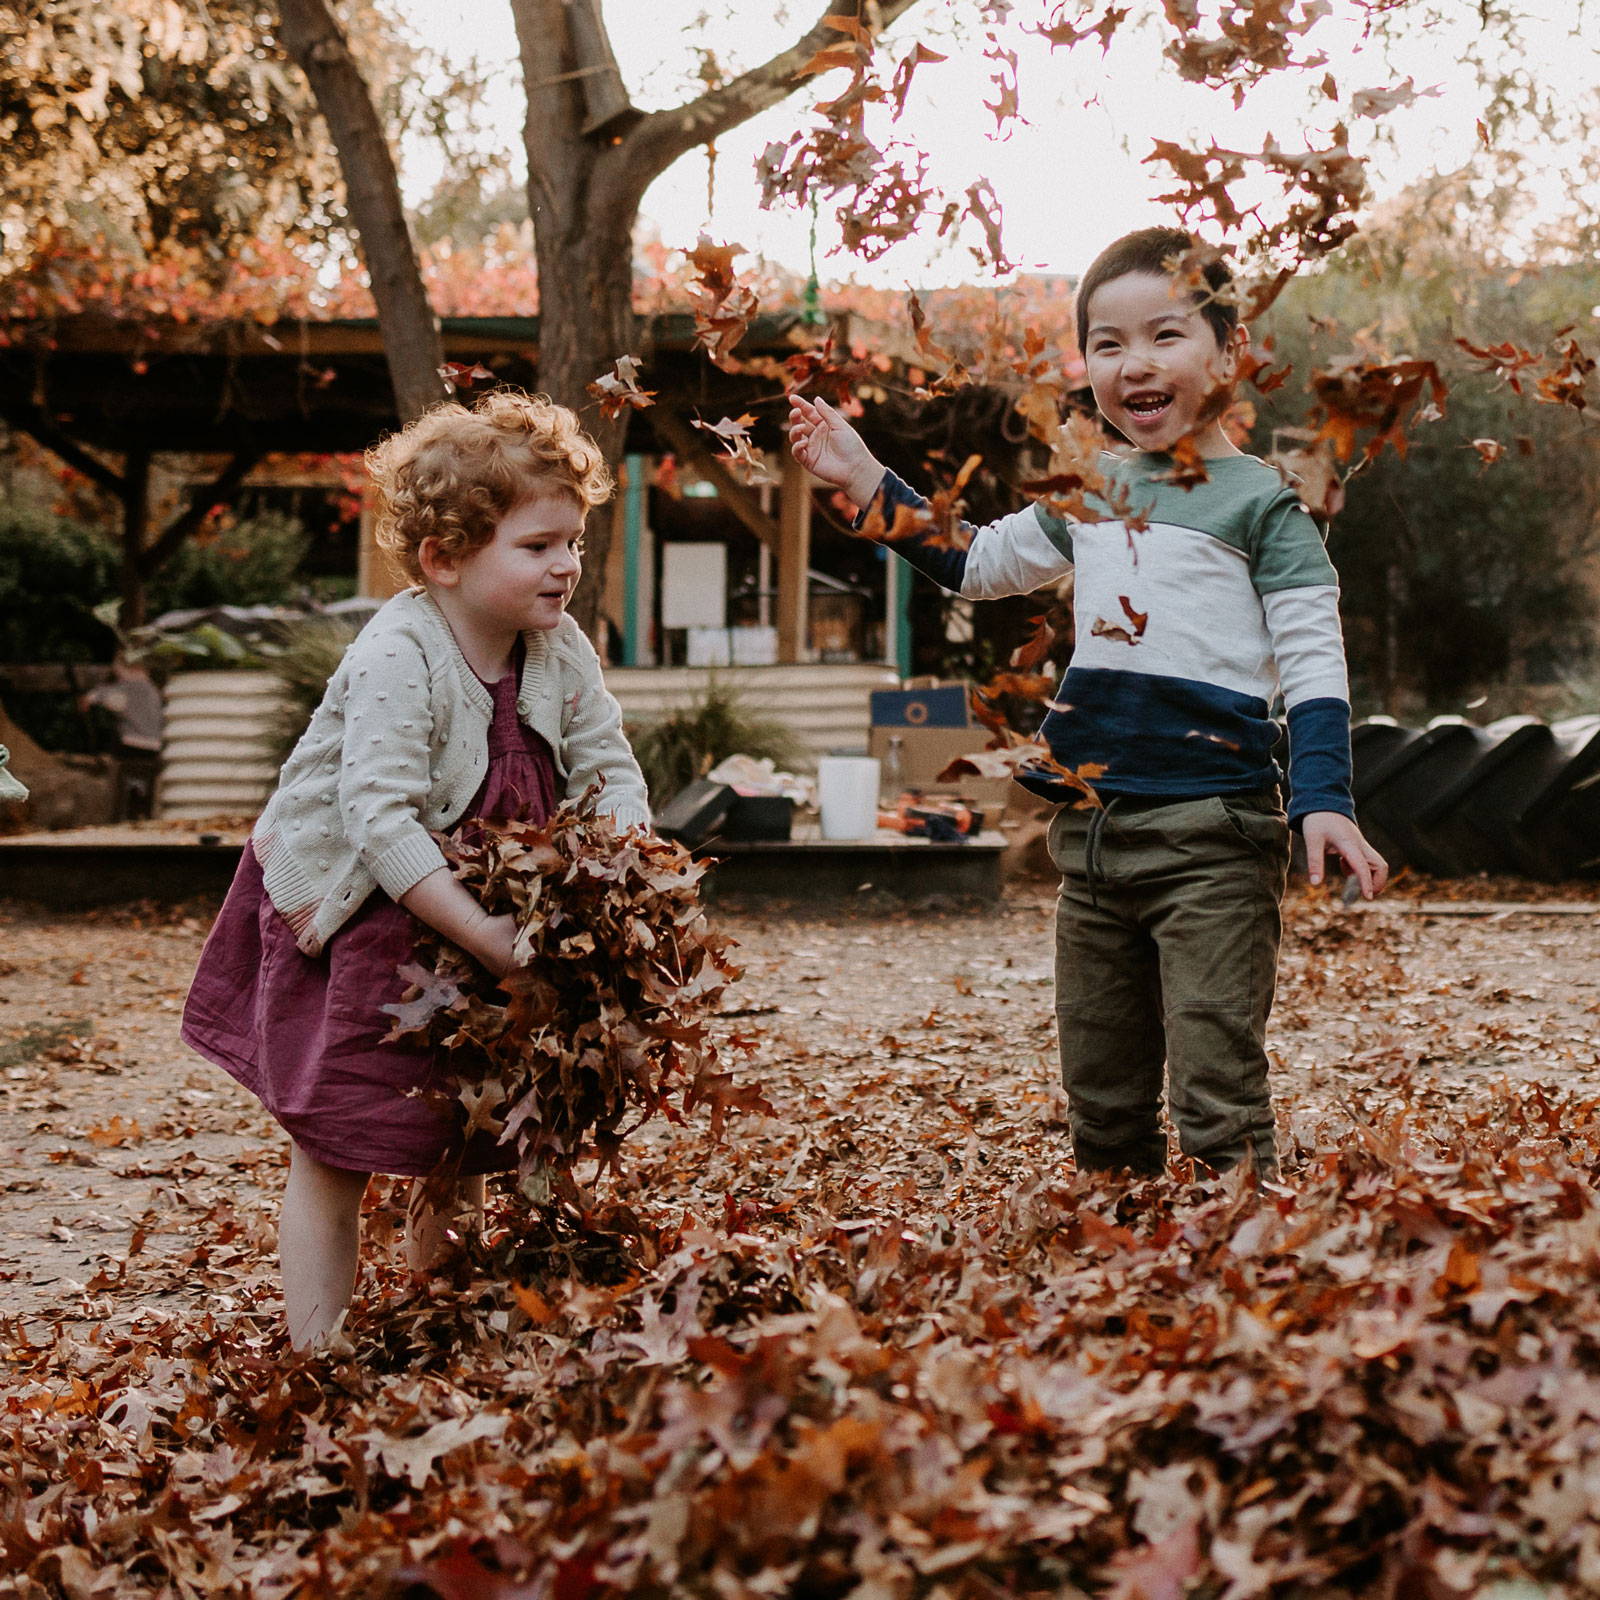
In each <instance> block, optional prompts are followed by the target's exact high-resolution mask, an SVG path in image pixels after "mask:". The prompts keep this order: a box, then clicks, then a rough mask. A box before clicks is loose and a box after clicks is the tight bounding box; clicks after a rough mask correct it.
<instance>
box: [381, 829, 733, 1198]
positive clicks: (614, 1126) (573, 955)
mask: <svg viewBox="0 0 1600 1600" xmlns="http://www.w3.org/2000/svg"><path fill="white" fill-rule="evenodd" d="M586 798H587V797H586ZM440 842H441V844H442V845H443V846H444V849H445V854H446V857H447V859H448V860H449V861H450V863H451V866H452V869H453V870H454V872H455V874H456V876H457V877H458V878H459V879H460V880H461V881H462V883H464V884H465V885H466V887H467V888H468V889H469V890H471V892H472V893H473V894H474V895H475V896H476V897H477V898H478V900H480V901H481V902H482V904H483V906H484V908H485V910H487V911H488V912H489V913H490V914H491V915H500V914H502V913H510V914H511V915H513V916H515V917H516V919H517V926H518V930H519V931H518V935H517V943H516V966H515V968H514V969H513V970H512V971H511V972H510V973H509V974H508V975H507V976H506V977H505V978H504V979H503V980H500V981H499V983H498V985H497V983H496V980H495V979H494V978H493V977H491V976H490V975H489V974H488V973H487V972H486V971H485V970H484V968H483V967H482V966H481V965H480V964H479V963H478V962H476V961H474V960H473V959H472V958H471V957H470V956H467V955H465V954H464V953H463V952H462V951H460V950H458V949H456V948H455V946H454V945H451V944H449V943H448V942H446V941H445V940H444V939H443V938H441V937H440V936H438V935H436V934H431V933H430V934H429V935H427V936H426V937H425V938H424V940H423V941H422V943H421V944H420V945H419V947H418V951H417V956H416V960H415V961H413V962H411V963H408V964H407V965H406V966H404V967H402V968H401V969H400V973H401V976H402V977H404V978H406V979H408V980H409V981H410V983H411V988H410V989H409V990H408V991H407V993H406V996H405V998H404V1000H403V1001H401V1002H400V1003H399V1004H396V1005H389V1006H385V1007H384V1010H385V1011H388V1012H390V1013H391V1014H392V1015H393V1016H394V1019H395V1021H394V1027H393V1028H392V1029H391V1030H390V1032H389V1035H388V1038H389V1039H390V1040H392V1041H404V1042H406V1043H410V1044H424V1045H432V1046H433V1047H434V1048H436V1049H437V1050H438V1051H439V1052H440V1055H441V1057H442V1060H443V1063H444V1066H445V1070H446V1072H447V1074H448V1076H449V1078H450V1080H451V1081H452V1083H453V1086H454V1089H455V1096H454V1098H455V1099H457V1100H458V1101H459V1103H460V1105H461V1106H462V1107H464V1108H465V1113H466V1115H465V1121H464V1130H465V1132H466V1133H467V1134H469V1135H470V1134H472V1133H474V1132H476V1131H477V1130H479V1129H487V1130H488V1131H489V1132H490V1133H492V1134H494V1135H495V1136H496V1137H497V1138H499V1139H500V1140H502V1141H506V1142H509V1141H515V1144H516V1148H517V1151H518V1155H519V1171H520V1175H521V1177H522V1179H523V1180H524V1182H525V1184H532V1185H534V1186H536V1188H537V1190H538V1191H539V1192H540V1193H543V1192H546V1191H547V1189H550V1188H553V1189H554V1191H555V1192H556V1193H558V1194H561V1193H564V1192H566V1191H567V1190H568V1189H570V1187H571V1183H572V1180H571V1176H570V1173H571V1168H572V1165H573V1163H574V1162H575V1161H576V1160H577V1159H578V1158H579V1157H580V1156H581V1155H584V1154H593V1155H595V1156H596V1157H598V1158H599V1159H600V1160H601V1161H602V1162H603V1163H606V1164H610V1165H615V1164H616V1162H617V1159H618V1153H619V1150H620V1147H621V1145H622V1141H623V1140H624V1139H625V1138H626V1137H627V1136H628V1134H629V1133H631V1132H632V1131H633V1130H634V1129H636V1128H637V1127H638V1126H639V1125H640V1123H642V1122H644V1121H645V1120H646V1119H647V1118H649V1117H651V1116H653V1115H655V1114H657V1113H660V1114H661V1115H662V1116H665V1117H667V1118H669V1119H671V1120H673V1121H680V1120H682V1117H683V1116H684V1114H686V1113H688V1112H691V1111H693V1110H695V1109H696V1108H697V1107H699V1106H701V1105H707V1106H709V1107H710V1111H711V1131H712V1135H713V1137H716V1136H718V1135H720V1133H721V1130H722V1124H723V1120H724V1118H725V1116H726V1115H727V1112H728V1111H729V1110H730V1109H734V1108H759V1107H764V1105H765V1102H764V1101H763V1099H762V1097H761V1095H760V1092H759V1091H758V1090H756V1089H755V1088H754V1087H753V1086H748V1087H740V1086H738V1085H736V1084H735V1082H734V1080H733V1078H732V1076H731V1075H730V1074H729V1073H727V1072H725V1071H723V1070H722V1068H721V1062H720V1053H719V1050H718V1047H717V1043H716V1040H715V1039H714V1037H713V1035H712V1033H711V1031H710V1028H709V1026H708V1018H709V1017H710V1016H711V1014H712V1013H713V1012H714V1011H715V1010H716V1007H717V1003H718V1000H719V999H720V997H721V995H722V993H723V990H724V989H725V988H726V987H727V985H728V984H729V983H730V982H732V981H733V980H735V979H736V978H738V976H739V969H738V968H737V967H736V966H734V965H733V963H732V962H731V961H730V960H729V958H728V953H727V952H728V948H729V942H728V941H727V940H726V939H724V938H722V937H721V936H719V935H718V934H716V933H715V932H713V931H712V929H711V927H710V925H709V924H708V922H707V920H706V916H705V912H704V910H703V909H702V907H701V905H700V896H699V885H700V880H701V878H702V877H703V876H704V874H705V872H706V864H705V863H704V862H699V861H696V860H694V859H693V857H692V856H691V855H690V854H689V852H688V851H686V850H684V849H683V848H682V847H681V846H679V845H677V844H673V843H671V842H670V841H668V840H666V839H662V838H659V837H657V836H656V835H654V834H651V833H648V832H647V831H645V830H643V829H637V828H635V829H622V828H619V827H618V826H617V824H616V823H615V822H614V821H613V820H612V819H611V818H610V817H607V816H603V815H599V814H596V813H594V811H593V810H592V808H591V807H590V806H588V805H587V804H584V803H580V804H579V805H578V806H563V807H562V808H561V809H560V810H559V811H557V812H556V814H555V816H554V817H552V818H551V819H550V820H549V821H548V822H545V823H537V824H528V823H505V824H496V825H484V826H483V827H481V828H476V829H474V830H473V832H472V833H471V834H470V835H463V836H461V837H457V838H451V839H442V840H441V841H440ZM630 1119H631V1120H630Z"/></svg>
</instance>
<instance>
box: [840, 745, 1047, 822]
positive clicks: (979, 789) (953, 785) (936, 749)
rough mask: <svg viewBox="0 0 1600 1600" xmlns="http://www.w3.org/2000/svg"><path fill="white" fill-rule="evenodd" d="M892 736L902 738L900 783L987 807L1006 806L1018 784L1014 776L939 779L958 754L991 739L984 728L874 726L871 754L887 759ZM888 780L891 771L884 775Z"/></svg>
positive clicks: (965, 752)
mask: <svg viewBox="0 0 1600 1600" xmlns="http://www.w3.org/2000/svg"><path fill="white" fill-rule="evenodd" d="M890 739H898V740H899V741H900V783H901V787H903V788H906V789H924V790H929V791H932V790H939V791H941V792H942V793H945V794H958V795H962V796H964V797H965V798H967V799H969V800H974V801H976V802H977V803H978V804H979V805H981V806H982V807H983V808H984V809H985V810H989V811H993V810H995V809H997V808H1001V809H1003V808H1004V806H1005V804H1006V801H1007V800H1008V799H1009V798H1010V796H1011V792H1012V790H1013V789H1015V788H1016V785H1015V784H1014V783H1013V782H1012V781H1011V779H1010V778H975V777H971V776H967V777H962V778H952V779H950V780H949V782H947V783H940V782H939V774H940V773H941V772H943V771H944V769H945V768H946V767H947V766H949V764H950V763H951V762H952V761H954V760H955V758H956V757H957V756H965V755H971V754H972V752H973V751H974V750H981V749H983V747H984V746H985V745H986V744H988V742H989V734H988V731H987V729H984V728H872V729H870V730H869V731H868V733H867V754H868V755H869V756H876V757H877V758H878V760H879V761H883V760H884V758H885V757H886V756H887V755H888V753H889V741H890ZM884 782H885V785H887V783H888V775H887V773H886V774H885V775H884Z"/></svg>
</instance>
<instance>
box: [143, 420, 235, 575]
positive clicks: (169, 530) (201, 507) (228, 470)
mask: <svg viewBox="0 0 1600 1600" xmlns="http://www.w3.org/2000/svg"><path fill="white" fill-rule="evenodd" d="M261 454H262V453H261V451H260V450H258V449H256V448H255V446H254V445H247V446H245V447H244V448H243V449H241V450H239V452H238V453H237V454H236V455H235V456H234V457H233V458H232V459H231V460H230V461H229V462H228V464H227V466H225V467H224V468H223V469H222V471H221V472H219V473H218V474H217V476H216V477H215V478H214V479H212V481H211V484H210V486H209V487H208V488H207V489H206V491H205V493H204V494H202V495H197V496H196V497H195V498H194V499H193V500H192V501H191V502H190V504H189V509H188V510H187V511H185V512H183V513H181V514H180V515H179V516H176V517H174V518H173V519H172V521H171V522H169V523H168V524H167V526H166V527H165V528H163V529H162V530H161V533H160V535H159V536H158V537H157V538H156V539H155V540H154V541H152V543H151V544H149V545H148V546H146V547H144V548H143V549H142V550H141V551H140V554H139V565H140V569H141V571H142V572H143V574H144V575H145V576H146V577H149V576H151V575H152V574H153V573H155V572H156V571H157V570H158V569H159V568H160V567H161V566H162V565H163V564H164V563H165V562H166V561H167V560H168V559H169V557H171V556H173V555H176V554H177V551H178V547H179V545H181V544H182V543H183V541H184V540H185V539H187V538H188V537H189V535H190V534H192V533H197V532H198V531H199V529H200V527H201V525H202V524H203V523H204V522H205V520H206V518H207V517H209V516H210V515H211V513H212V512H213V511H214V510H215V509H216V508H217V507H218V506H227V505H232V504H233V502H234V499H235V498H236V497H237V495H238V493H239V490H240V488H241V487H242V486H243V484H244V480H245V479H246V478H248V477H249V476H250V474H251V473H252V472H253V471H255V467H256V463H257V462H258V461H260V459H261Z"/></svg>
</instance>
